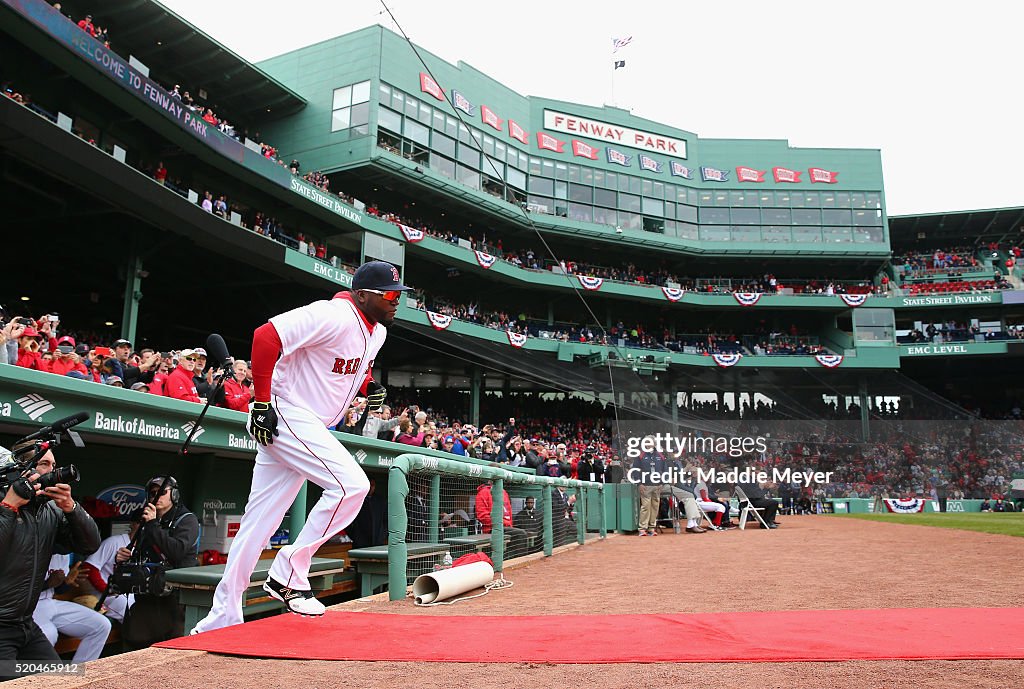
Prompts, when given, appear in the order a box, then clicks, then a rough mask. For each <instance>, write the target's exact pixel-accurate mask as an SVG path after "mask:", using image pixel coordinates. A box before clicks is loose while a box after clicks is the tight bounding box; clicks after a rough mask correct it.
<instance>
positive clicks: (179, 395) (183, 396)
mask: <svg viewBox="0 0 1024 689" xmlns="http://www.w3.org/2000/svg"><path fill="white" fill-rule="evenodd" d="M197 361H199V357H198V356H197V355H196V353H195V352H194V351H192V350H191V349H183V350H182V351H181V354H179V355H178V367H177V368H176V369H174V371H173V372H172V373H171V375H170V376H168V377H167V382H166V383H165V384H164V394H165V395H166V396H167V397H170V398H171V399H176V400H186V401H188V402H201V401H202V400H200V399H199V393H198V392H196V384H195V382H194V381H193V380H192V372H193V371H194V370H195V368H196V362H197Z"/></svg>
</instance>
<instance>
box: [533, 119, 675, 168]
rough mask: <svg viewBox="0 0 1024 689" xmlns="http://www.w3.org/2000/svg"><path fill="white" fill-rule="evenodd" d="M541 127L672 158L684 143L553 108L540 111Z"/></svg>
mask: <svg viewBox="0 0 1024 689" xmlns="http://www.w3.org/2000/svg"><path fill="white" fill-rule="evenodd" d="M544 128H545V129H550V130H551V131H556V132H564V133H566V134H575V135H576V136H584V137H587V138H589V139H599V140H601V141H607V142H609V143H614V144H618V145H619V146H629V147H630V148H639V149H642V150H644V151H654V152H656V153H664V154H665V155H668V156H672V157H673V158H685V157H686V142H685V141H683V140H682V139H672V138H670V137H667V136H663V135H661V134H655V133H653V132H645V131H642V130H639V129H629V128H628V127H622V126H619V125H617V124H610V123H608V122H601V121H599V120H588V119H587V118H585V117H577V116H576V115H567V114H565V113H564V112H557V111H555V110H544Z"/></svg>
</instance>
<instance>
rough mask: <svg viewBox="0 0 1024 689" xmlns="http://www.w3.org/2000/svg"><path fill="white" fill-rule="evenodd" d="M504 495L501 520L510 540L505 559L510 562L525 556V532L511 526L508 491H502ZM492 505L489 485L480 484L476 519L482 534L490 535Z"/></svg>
mask: <svg viewBox="0 0 1024 689" xmlns="http://www.w3.org/2000/svg"><path fill="white" fill-rule="evenodd" d="M502 493H503V495H504V503H505V504H504V510H502V512H503V515H504V516H503V517H502V519H501V521H502V524H504V529H505V535H506V536H508V537H509V538H510V539H511V540H510V541H509V544H508V551H507V552H506V553H505V559H506V560H511V559H512V558H514V557H520V556H522V555H525V554H526V536H527V534H526V531H525V530H524V529H520V528H518V527H515V526H512V501H511V500H509V497H508V491H504V490H503V491H502ZM493 505H494V498H493V497H492V496H491V484H490V483H481V484H480V486H479V487H478V488H477V490H476V519H477V521H478V522H480V525H481V526H482V527H483V531H484V533H491V525H492V523H493V522H492V521H491V507H492V506H493Z"/></svg>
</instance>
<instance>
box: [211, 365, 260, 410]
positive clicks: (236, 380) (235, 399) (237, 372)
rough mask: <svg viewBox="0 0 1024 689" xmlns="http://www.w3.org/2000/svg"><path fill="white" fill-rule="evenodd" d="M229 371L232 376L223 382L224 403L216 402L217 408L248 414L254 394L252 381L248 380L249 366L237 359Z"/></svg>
mask: <svg viewBox="0 0 1024 689" xmlns="http://www.w3.org/2000/svg"><path fill="white" fill-rule="evenodd" d="M231 370H232V373H233V375H232V376H231V377H230V378H228V379H227V380H226V381H224V401H223V402H218V403H217V406H220V407H227V408H228V409H234V410H235V411H241V412H246V413H248V412H249V402H251V401H252V398H253V394H254V393H253V391H252V380H251V379H250V378H249V364H247V363H245V360H243V359H239V360H238V361H236V362H235V363H234V365H233V366H232V367H231Z"/></svg>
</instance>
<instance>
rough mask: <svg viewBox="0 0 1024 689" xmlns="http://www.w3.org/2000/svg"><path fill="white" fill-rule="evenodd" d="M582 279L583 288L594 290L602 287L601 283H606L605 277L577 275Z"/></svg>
mask: <svg viewBox="0 0 1024 689" xmlns="http://www.w3.org/2000/svg"><path fill="white" fill-rule="evenodd" d="M576 277H578V278H579V279H580V284H581V285H583V289H588V290H590V291H594V290H597V289H601V285H603V284H604V278H595V277H590V276H589V275H577V276H576Z"/></svg>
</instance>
